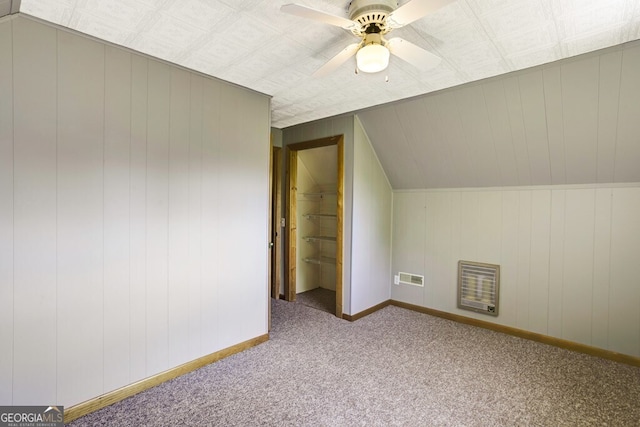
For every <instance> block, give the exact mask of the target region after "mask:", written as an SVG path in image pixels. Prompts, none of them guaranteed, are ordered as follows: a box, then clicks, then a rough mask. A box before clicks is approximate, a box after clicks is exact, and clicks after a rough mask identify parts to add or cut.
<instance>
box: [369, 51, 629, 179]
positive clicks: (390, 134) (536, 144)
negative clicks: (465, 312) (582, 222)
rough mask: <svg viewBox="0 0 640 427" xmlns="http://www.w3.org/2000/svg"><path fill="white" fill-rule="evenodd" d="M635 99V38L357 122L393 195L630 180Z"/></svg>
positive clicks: (388, 108) (384, 108)
mask: <svg viewBox="0 0 640 427" xmlns="http://www.w3.org/2000/svg"><path fill="white" fill-rule="evenodd" d="M639 98H640V40H636V41H633V42H629V43H624V44H621V45H617V46H613V47H610V48H607V49H602V50H598V51H594V52H589V53H587V54H584V55H579V56H576V57H572V58H567V59H563V60H561V61H555V62H551V63H548V64H544V65H540V66H537V67H533V68H529V69H526V70H520V71H516V72H512V73H508V74H505V75H499V76H495V77H492V78H489V79H484V80H480V81H477V82H472V83H467V84H464V85H460V86H457V87H452V88H449V89H446V90H442V91H439V92H434V93H429V94H426V95H424V96H420V97H415V98H411V99H408V100H404V101H400V102H394V103H390V104H386V105H381V106H379V107H375V108H370V109H367V110H366V111H363V112H361V113H359V114H358V116H359V117H360V119H361V120H362V123H363V124H364V126H365V128H366V130H367V132H368V133H369V136H370V138H371V141H372V144H373V146H374V148H375V150H376V153H377V154H378V156H379V158H380V160H381V162H382V164H383V166H384V168H385V171H386V173H387V176H388V177H389V179H390V181H391V184H392V186H393V188H394V189H403V190H408V189H421V188H461V187H500V186H511V185H567V184H590V183H598V184H607V183H610V182H614V183H624V182H639V181H640V168H639V167H638V164H639V163H640V144H638V135H639V134H640V121H639V120H637V118H638V117H640V102H638V101H637V100H638V99H639ZM390 141H393V143H390Z"/></svg>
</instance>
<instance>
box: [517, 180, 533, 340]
mask: <svg viewBox="0 0 640 427" xmlns="http://www.w3.org/2000/svg"><path fill="white" fill-rule="evenodd" d="M531 193H532V191H527V190H523V191H520V192H519V197H518V199H519V200H518V206H519V213H518V234H517V237H516V238H517V239H518V264H517V265H518V284H517V291H516V295H517V297H516V301H517V304H518V309H517V316H516V326H517V327H518V328H521V329H529V311H530V310H531V307H530V304H531V297H530V286H531V234H532V230H531V203H532V200H531Z"/></svg>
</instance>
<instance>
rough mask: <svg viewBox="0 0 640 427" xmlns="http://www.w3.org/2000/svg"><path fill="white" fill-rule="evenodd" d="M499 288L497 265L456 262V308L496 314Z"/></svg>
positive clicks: (498, 268)
mask: <svg viewBox="0 0 640 427" xmlns="http://www.w3.org/2000/svg"><path fill="white" fill-rule="evenodd" d="M499 290H500V266H499V265H495V264H484V263H480V262H471V261H459V262H458V308H462V309H464V310H471V311H475V312H478V313H484V314H489V315H491V316H497V315H498V291H499Z"/></svg>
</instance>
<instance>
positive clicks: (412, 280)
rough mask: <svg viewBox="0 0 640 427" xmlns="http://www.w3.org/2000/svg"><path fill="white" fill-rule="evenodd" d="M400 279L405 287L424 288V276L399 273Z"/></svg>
mask: <svg viewBox="0 0 640 427" xmlns="http://www.w3.org/2000/svg"><path fill="white" fill-rule="evenodd" d="M398 277H399V278H400V283H404V284H405V285H413V286H421V287H422V286H424V276H421V275H419V274H411V273H402V272H400V273H398Z"/></svg>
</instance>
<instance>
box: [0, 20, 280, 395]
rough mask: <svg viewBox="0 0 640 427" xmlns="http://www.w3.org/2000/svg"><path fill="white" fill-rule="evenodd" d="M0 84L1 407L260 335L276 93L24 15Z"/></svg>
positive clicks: (5, 40) (94, 388)
mask: <svg viewBox="0 0 640 427" xmlns="http://www.w3.org/2000/svg"><path fill="white" fill-rule="evenodd" d="M0 75H2V79H0V124H1V126H0V342H2V343H3V344H2V352H0V404H3V405H10V404H14V405H19V404H43V402H49V403H56V404H61V405H65V406H71V405H74V404H77V403H79V402H82V401H84V400H87V399H90V398H93V397H96V396H98V395H101V394H103V393H105V392H108V391H111V390H113V389H116V388H118V387H121V386H124V385H127V384H130V383H132V382H135V381H138V380H140V379H142V378H145V377H148V376H151V375H154V374H156V373H158V372H161V371H164V370H166V369H169V368H171V367H175V366H177V365H179V364H181V363H184V362H187V361H189V360H193V359H195V358H198V357H200V356H203V355H206V354H209V353H212V352H215V351H217V350H220V349H223V348H227V347H229V346H232V345H234V344H236V343H239V342H242V341H245V340H247V339H251V338H254V337H256V336H259V335H262V334H265V333H266V332H267V301H268V296H267V295H268V294H267V240H268V239H267V216H266V215H265V212H266V211H267V209H268V200H267V199H268V186H267V184H268V159H269V100H268V98H267V97H264V96H262V95H258V94H255V93H252V92H249V91H246V90H243V89H240V88H237V87H234V86H231V85H227V84H225V83H222V82H219V81H216V80H213V79H209V78H205V77H203V76H201V75H198V74H196V73H192V72H188V71H186V70H183V69H180V68H177V67H174V66H171V65H168V64H165V63H162V62H158V61H155V60H152V59H149V58H147V57H144V56H141V55H138V54H135V53H131V52H129V51H126V50H123V49H119V48H115V47H111V46H108V45H105V44H103V43H100V42H97V41H93V40H90V39H87V38H84V37H82V36H79V35H76V34H74V33H71V32H68V31H64V30H57V29H55V28H53V27H51V26H48V25H45V24H42V23H39V22H35V21H32V20H30V19H28V18H25V17H15V18H5V19H4V20H3V21H2V22H0ZM247 266H251V268H247Z"/></svg>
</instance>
